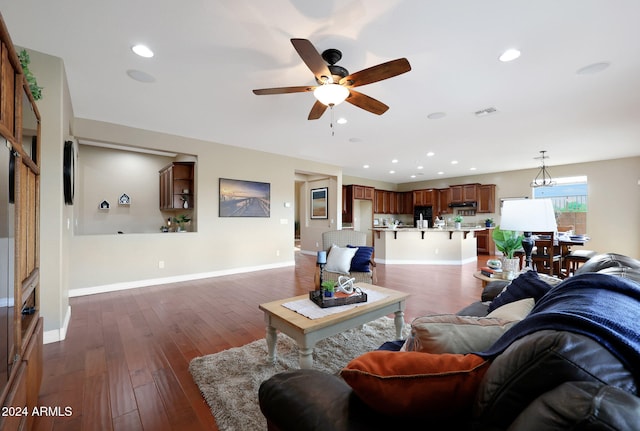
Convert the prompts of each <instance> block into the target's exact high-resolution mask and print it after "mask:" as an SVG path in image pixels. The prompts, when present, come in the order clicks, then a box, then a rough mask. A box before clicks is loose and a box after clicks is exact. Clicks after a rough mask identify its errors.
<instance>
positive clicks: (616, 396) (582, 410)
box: [509, 382, 640, 431]
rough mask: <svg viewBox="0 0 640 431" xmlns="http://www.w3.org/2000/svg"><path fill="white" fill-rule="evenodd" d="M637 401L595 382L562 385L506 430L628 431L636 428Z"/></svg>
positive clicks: (631, 396)
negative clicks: (579, 430)
mask: <svg viewBox="0 0 640 431" xmlns="http://www.w3.org/2000/svg"><path fill="white" fill-rule="evenodd" d="M638 412H640V398H638V397H636V396H634V395H633V394H630V393H629V392H625V391H623V390H622V389H619V388H615V387H613V386H608V385H603V384H601V383H595V382H566V383H563V384H561V385H560V386H558V387H556V388H555V389H553V390H551V391H549V392H547V393H545V394H543V395H541V396H540V397H538V398H537V399H536V400H534V401H533V402H532V403H531V404H529V406H528V407H527V408H526V409H525V410H524V411H523V412H522V413H520V415H519V416H518V418H517V419H516V420H515V421H514V422H513V423H512V424H511V426H510V427H509V429H514V430H519V431H540V430H555V429H558V430H560V429H563V430H564V429H581V430H586V431H595V430H607V431H612V430H620V431H622V430H631V429H635V428H636V427H637V426H638Z"/></svg>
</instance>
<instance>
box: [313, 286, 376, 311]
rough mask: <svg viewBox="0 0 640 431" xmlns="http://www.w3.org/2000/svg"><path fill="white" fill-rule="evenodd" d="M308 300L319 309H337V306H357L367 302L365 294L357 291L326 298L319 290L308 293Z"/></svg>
mask: <svg viewBox="0 0 640 431" xmlns="http://www.w3.org/2000/svg"><path fill="white" fill-rule="evenodd" d="M309 299H310V300H312V301H313V302H314V303H315V304H316V305H317V306H319V307H321V308H328V307H337V306H339V305H349V304H357V303H359V302H367V294H366V293H364V292H363V291H362V290H360V289H357V290H356V293H354V294H351V295H347V294H345V293H334V295H333V297H331V298H327V297H325V296H324V294H323V292H322V291H321V290H312V291H310V292H309Z"/></svg>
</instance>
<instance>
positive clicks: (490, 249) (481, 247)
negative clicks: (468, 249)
mask: <svg viewBox="0 0 640 431" xmlns="http://www.w3.org/2000/svg"><path fill="white" fill-rule="evenodd" d="M492 234H493V229H486V230H478V231H476V243H477V246H476V247H477V251H478V254H495V250H496V243H495V242H494V241H493V236H492Z"/></svg>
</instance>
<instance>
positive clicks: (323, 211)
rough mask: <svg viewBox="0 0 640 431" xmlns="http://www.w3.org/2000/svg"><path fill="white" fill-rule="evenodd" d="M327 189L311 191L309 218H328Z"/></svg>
mask: <svg viewBox="0 0 640 431" xmlns="http://www.w3.org/2000/svg"><path fill="white" fill-rule="evenodd" d="M328 191H329V188H328V187H323V188H321V189H311V218H312V219H314V218H329V211H328V206H327V204H328V200H327V195H328Z"/></svg>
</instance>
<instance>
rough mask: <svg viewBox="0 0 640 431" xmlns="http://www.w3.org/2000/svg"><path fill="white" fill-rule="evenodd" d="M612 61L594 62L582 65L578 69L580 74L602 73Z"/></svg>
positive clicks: (577, 72)
mask: <svg viewBox="0 0 640 431" xmlns="http://www.w3.org/2000/svg"><path fill="white" fill-rule="evenodd" d="M610 65H611V63H608V62H606V61H603V62H601V63H593V64H590V65H588V66H585V67H582V68H580V69H578V70H577V71H576V74H578V75H593V74H594V73H600V72H602V71H603V70H605V69H606V68H608V67H609V66H610Z"/></svg>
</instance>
